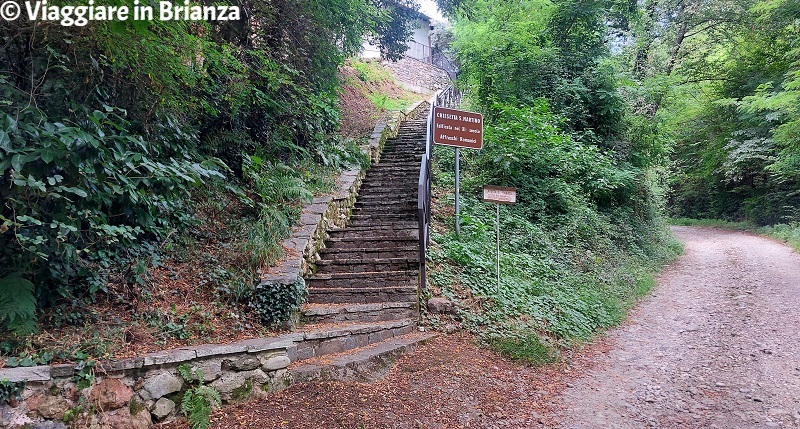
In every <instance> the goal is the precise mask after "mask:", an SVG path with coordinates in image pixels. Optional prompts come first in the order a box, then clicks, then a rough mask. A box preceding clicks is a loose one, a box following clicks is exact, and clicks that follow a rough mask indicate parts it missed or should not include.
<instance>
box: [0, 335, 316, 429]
mask: <svg viewBox="0 0 800 429" xmlns="http://www.w3.org/2000/svg"><path fill="white" fill-rule="evenodd" d="M294 335H295V337H294V338H293V337H290V336H282V337H278V338H256V339H251V340H244V341H239V342H237V343H232V344H220V345H213V344H206V345H202V346H197V347H184V348H180V349H175V350H168V351H163V352H157V353H152V354H148V355H145V356H141V357H137V358H131V359H121V360H114V361H108V362H102V363H99V364H97V366H96V367H95V368H94V369H93V370H92V371H84V372H81V371H79V368H80V366H76V365H74V364H62V365H47V366H36V367H28V368H3V369H0V380H7V381H9V382H24V390H23V391H22V395H21V397H22V400H21V401H18V402H17V401H11V403H10V404H0V427H9V428H15V427H27V428H31V429H35V428H63V427H65V425H64V421H65V420H66V421H68V422H73V423H76V425H75V426H77V427H87V428H97V429H106V428H107V429H129V428H130V429H136V428H147V427H149V426H150V425H151V424H152V423H153V422H156V421H163V420H167V419H170V418H173V417H174V416H175V415H176V414H179V412H180V411H179V408H180V405H179V404H180V398H181V397H182V396H183V394H184V393H185V392H186V390H187V389H188V388H189V387H190V385H189V383H187V382H186V381H185V380H184V379H183V378H181V377H180V376H179V375H178V366H179V365H181V364H186V365H188V366H189V367H190V368H192V369H193V371H196V370H198V369H199V370H201V371H202V374H203V380H202V383H203V384H207V385H209V386H211V387H213V388H214V389H215V390H216V391H217V392H219V393H220V396H221V397H222V399H223V401H225V402H235V401H237V400H242V399H245V398H249V397H252V396H254V395H264V394H266V392H271V391H276V390H280V389H282V388H284V387H285V386H287V385H288V384H289V379H288V375H287V371H286V367H287V366H288V365H289V363H290V355H291V354H292V353H295V350H296V348H297V345H296V342H295V340H298V341H302V340H303V339H304V338H303V335H302V334H294ZM298 335H299V337H298ZM82 374H92V377H93V378H92V379H91V381H92V383H91V386H89V387H86V388H83V389H81V388H79V387H78V384H77V381H79V379H80V378H81V375H82Z"/></svg>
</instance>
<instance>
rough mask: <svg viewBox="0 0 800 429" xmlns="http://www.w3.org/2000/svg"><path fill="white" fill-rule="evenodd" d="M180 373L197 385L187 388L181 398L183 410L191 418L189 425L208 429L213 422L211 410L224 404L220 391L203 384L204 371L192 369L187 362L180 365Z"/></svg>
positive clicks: (194, 428)
mask: <svg viewBox="0 0 800 429" xmlns="http://www.w3.org/2000/svg"><path fill="white" fill-rule="evenodd" d="M178 375H180V376H181V377H182V378H183V379H184V380H186V382H187V383H189V384H191V385H195V386H194V387H191V388H189V389H188V390H186V393H184V394H183V399H181V412H182V413H183V415H184V416H186V418H188V419H189V427H190V428H191V429H207V428H208V427H209V425H210V424H211V412H212V411H213V410H214V409H215V408H218V407H219V406H220V405H221V404H222V398H220V396H219V392H217V391H216V390H214V388H213V387H210V386H203V385H202V382H203V381H202V380H203V371H201V370H199V369H197V370H192V368H191V367H190V366H189V365H187V364H182V365H180V366H179V367H178Z"/></svg>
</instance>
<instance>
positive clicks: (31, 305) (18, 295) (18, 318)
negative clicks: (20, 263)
mask: <svg viewBox="0 0 800 429" xmlns="http://www.w3.org/2000/svg"><path fill="white" fill-rule="evenodd" d="M35 289H36V288H35V287H34V285H33V283H31V282H30V280H27V279H24V278H22V277H20V273H11V274H9V275H8V276H6V277H4V278H2V279H0V323H2V324H3V325H5V326H6V327H7V328H9V329H11V330H12V331H14V332H15V333H17V334H29V333H31V332H34V331H36V296H35Z"/></svg>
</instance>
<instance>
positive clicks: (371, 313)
mask: <svg viewBox="0 0 800 429" xmlns="http://www.w3.org/2000/svg"><path fill="white" fill-rule="evenodd" d="M416 317H417V304H416V303H415V302H380V303H374V304H305V305H303V308H302V309H301V321H302V322H303V323H341V322H360V323H364V322H381V321H387V320H403V319H414V318H416Z"/></svg>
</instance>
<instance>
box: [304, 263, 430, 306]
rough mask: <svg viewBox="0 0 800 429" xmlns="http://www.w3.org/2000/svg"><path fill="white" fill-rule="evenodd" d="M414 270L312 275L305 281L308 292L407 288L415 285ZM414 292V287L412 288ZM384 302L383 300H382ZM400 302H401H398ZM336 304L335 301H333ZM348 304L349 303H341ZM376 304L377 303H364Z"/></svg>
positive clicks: (416, 271)
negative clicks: (315, 290) (336, 289)
mask: <svg viewBox="0 0 800 429" xmlns="http://www.w3.org/2000/svg"><path fill="white" fill-rule="evenodd" d="M418 272H419V271H418V270H416V269H408V270H397V271H383V272H379V271H365V272H360V273H317V274H314V275H312V276H311V277H310V278H309V279H308V280H307V281H306V284H307V285H308V288H309V292H310V291H311V289H330V288H340V289H364V288H387V287H408V286H409V285H416V283H417V273H418ZM414 289H415V290H416V286H414ZM384 301H385V300H384ZM398 301H402V300H398ZM334 302H336V301H334ZM343 302H350V301H343ZM365 302H378V301H365Z"/></svg>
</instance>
